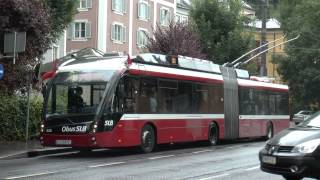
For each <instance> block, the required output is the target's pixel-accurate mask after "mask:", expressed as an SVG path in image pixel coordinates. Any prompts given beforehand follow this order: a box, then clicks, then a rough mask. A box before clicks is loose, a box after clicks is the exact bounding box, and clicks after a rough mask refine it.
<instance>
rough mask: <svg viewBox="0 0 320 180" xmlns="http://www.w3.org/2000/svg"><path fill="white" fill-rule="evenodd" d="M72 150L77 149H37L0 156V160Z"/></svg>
mask: <svg viewBox="0 0 320 180" xmlns="http://www.w3.org/2000/svg"><path fill="white" fill-rule="evenodd" d="M72 151H76V150H75V149H72V148H52V149H35V150H30V151H26V152H21V153H16V154H12V155H8V156H3V157H0V160H10V159H19V158H31V157H36V156H45V155H51V154H58V153H66V152H72Z"/></svg>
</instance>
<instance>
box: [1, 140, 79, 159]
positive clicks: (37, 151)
mask: <svg viewBox="0 0 320 180" xmlns="http://www.w3.org/2000/svg"><path fill="white" fill-rule="evenodd" d="M69 151H73V150H72V149H71V148H64V147H61V148H57V147H43V146H42V145H41V144H40V142H39V141H38V140H30V141H28V143H26V142H22V141H12V142H0V160H1V159H12V158H27V157H33V156H37V155H48V154H54V153H62V152H69Z"/></svg>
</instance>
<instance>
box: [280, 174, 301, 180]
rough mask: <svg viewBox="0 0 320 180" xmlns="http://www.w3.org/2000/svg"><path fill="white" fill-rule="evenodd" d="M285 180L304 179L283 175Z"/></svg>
mask: <svg viewBox="0 0 320 180" xmlns="http://www.w3.org/2000/svg"><path fill="white" fill-rule="evenodd" d="M283 178H284V179H286V180H300V179H302V178H303V177H300V176H289V175H283Z"/></svg>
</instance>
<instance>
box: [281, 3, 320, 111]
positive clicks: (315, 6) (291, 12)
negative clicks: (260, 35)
mask: <svg viewBox="0 0 320 180" xmlns="http://www.w3.org/2000/svg"><path fill="white" fill-rule="evenodd" d="M319 8H320V1H318V0H305V1H299V0H282V1H281V4H280V9H281V14H280V17H281V18H280V21H281V25H282V29H283V31H284V33H285V34H287V38H288V39H290V38H293V37H295V36H297V35H298V34H300V38H299V39H298V40H296V41H293V42H292V43H289V44H287V45H286V48H285V52H286V54H287V55H286V56H282V57H279V58H278V61H279V68H278V71H279V73H280V74H281V75H282V76H283V79H284V80H285V81H287V82H288V84H289V87H290V92H291V98H292V102H293V103H294V104H293V111H297V110H298V109H302V108H303V109H304V108H309V109H319V108H320V107H319V105H320V96H319V92H320V71H319V69H320V48H319V47H320V34H319V32H320V21H319V19H320V13H319Z"/></svg>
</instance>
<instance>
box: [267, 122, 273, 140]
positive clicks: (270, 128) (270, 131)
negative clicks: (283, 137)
mask: <svg viewBox="0 0 320 180" xmlns="http://www.w3.org/2000/svg"><path fill="white" fill-rule="evenodd" d="M272 137H273V126H272V123H271V122H269V123H268V125H267V135H266V139H267V140H269V139H271V138H272Z"/></svg>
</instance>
